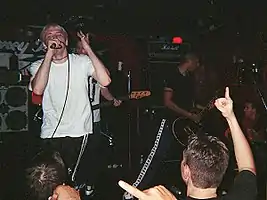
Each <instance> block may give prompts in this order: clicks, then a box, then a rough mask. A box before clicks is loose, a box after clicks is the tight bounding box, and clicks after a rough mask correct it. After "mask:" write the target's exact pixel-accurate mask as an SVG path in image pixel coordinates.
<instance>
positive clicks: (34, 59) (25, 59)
mask: <svg viewBox="0 0 267 200" xmlns="http://www.w3.org/2000/svg"><path fill="white" fill-rule="evenodd" d="M42 58H43V56H42V57H36V56H33V57H28V58H23V59H20V60H19V61H24V62H35V61H37V60H40V59H42Z"/></svg>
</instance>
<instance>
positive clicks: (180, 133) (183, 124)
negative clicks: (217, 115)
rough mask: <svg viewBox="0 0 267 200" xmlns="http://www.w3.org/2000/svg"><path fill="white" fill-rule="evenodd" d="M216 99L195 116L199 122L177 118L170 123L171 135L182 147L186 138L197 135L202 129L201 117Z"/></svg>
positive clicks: (186, 140) (185, 143)
mask: <svg viewBox="0 0 267 200" xmlns="http://www.w3.org/2000/svg"><path fill="white" fill-rule="evenodd" d="M216 99H217V96H216V97H213V98H212V100H211V101H209V103H208V104H207V105H206V106H205V107H204V108H203V109H202V110H201V111H200V112H199V113H198V114H197V115H198V118H199V119H200V121H199V122H195V121H192V120H191V119H188V118H186V117H178V118H176V119H175V120H174V121H173V123H172V133H173V136H174V138H175V139H176V140H177V141H178V142H179V143H180V144H181V145H182V146H186V145H187V142H188V137H189V136H190V135H192V134H197V133H198V132H199V131H200V130H201V129H202V128H203V124H202V119H203V116H204V115H205V114H206V113H207V112H208V111H209V110H211V109H212V108H213V107H214V102H215V100H216Z"/></svg>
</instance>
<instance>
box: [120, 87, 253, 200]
mask: <svg viewBox="0 0 267 200" xmlns="http://www.w3.org/2000/svg"><path fill="white" fill-rule="evenodd" d="M215 106H216V107H217V109H218V110H219V111H221V113H222V115H223V116H224V117H225V119H226V120H227V123H228V125H229V128H230V132H231V137H232V140H233V146H234V152H235V156H236V161H237V167H238V171H239V172H238V174H237V176H236V178H235V182H234V185H233V187H232V188H231V190H229V192H228V193H227V194H226V195H224V196H222V197H218V196H217V188H218V187H219V185H220V183H221V181H222V178H223V176H224V173H225V171H226V168H227V166H228V160H229V154H228V149H227V147H226V146H225V144H224V143H222V142H221V141H220V140H218V139H217V138H216V137H213V136H204V135H203V136H200V135H195V136H192V137H190V139H189V143H188V146H187V148H186V149H185V150H184V152H183V160H182V162H181V174H182V178H183V180H184V182H185V184H186V185H187V200H196V199H204V200H205V199H214V200H215V199H224V200H225V199H229V200H230V199H242V200H253V199H255V198H256V195H257V184H256V170H255V165H254V160H253V155H252V152H251V149H250V146H249V143H248V141H247V140H246V137H245V136H244V134H243V132H242V130H241V128H240V126H239V124H238V121H237V119H236V117H235V114H234V112H233V101H232V99H231V98H230V96H229V88H228V87H227V88H226V90H225V97H224V98H219V99H217V100H216V101H215ZM119 185H120V186H121V187H122V188H123V189H125V190H126V191H127V192H129V193H130V194H132V195H133V196H135V197H137V198H139V199H144V200H149V199H157V200H159V199H164V200H168V199H170V200H171V199H175V198H174V197H173V195H171V194H170V192H169V191H167V189H165V188H164V187H162V186H158V187H154V188H150V189H148V190H145V191H143V192H141V191H139V190H138V189H136V188H134V187H132V186H130V185H128V184H126V183H124V182H119Z"/></svg>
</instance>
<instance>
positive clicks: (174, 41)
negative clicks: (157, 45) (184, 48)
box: [172, 37, 183, 44]
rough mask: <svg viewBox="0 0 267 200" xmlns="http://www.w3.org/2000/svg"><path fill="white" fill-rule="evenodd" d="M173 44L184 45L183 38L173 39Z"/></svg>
mask: <svg viewBox="0 0 267 200" xmlns="http://www.w3.org/2000/svg"><path fill="white" fill-rule="evenodd" d="M172 43H173V44H182V43H183V39H182V38H181V37H173V38H172Z"/></svg>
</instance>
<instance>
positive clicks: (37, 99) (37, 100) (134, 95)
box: [32, 90, 151, 121]
mask: <svg viewBox="0 0 267 200" xmlns="http://www.w3.org/2000/svg"><path fill="white" fill-rule="evenodd" d="M150 95H151V92H150V91H147V90H143V91H133V92H131V93H130V94H129V95H127V96H123V97H119V98H118V99H119V100H122V101H125V100H131V99H136V100H138V99H142V98H144V97H148V96H150ZM32 103H33V104H35V105H38V110H37V112H36V113H35V115H34V121H41V120H42V117H43V112H42V108H41V107H40V105H41V104H42V96H39V95H36V94H34V93H32ZM111 105H113V101H106V102H103V103H100V104H96V105H93V106H92V110H96V109H99V108H102V107H106V106H111Z"/></svg>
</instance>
